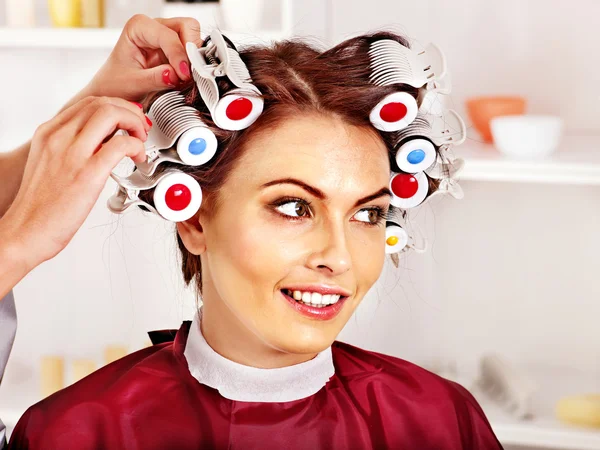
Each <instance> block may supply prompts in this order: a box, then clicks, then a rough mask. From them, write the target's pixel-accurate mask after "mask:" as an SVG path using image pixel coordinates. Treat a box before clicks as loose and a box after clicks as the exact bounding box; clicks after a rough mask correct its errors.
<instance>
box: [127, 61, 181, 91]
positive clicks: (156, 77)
mask: <svg viewBox="0 0 600 450" xmlns="http://www.w3.org/2000/svg"><path fill="white" fill-rule="evenodd" d="M136 78H137V79H136V80H135V83H137V88H138V89H139V90H143V91H146V92H155V91H164V90H165V89H169V88H175V87H177V83H179V78H178V76H177V73H176V72H175V69H173V66H171V65H170V64H161V65H159V66H156V67H152V68H150V69H144V70H142V71H141V72H140V73H139V75H138V76H137V77H136Z"/></svg>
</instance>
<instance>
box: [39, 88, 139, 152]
mask: <svg viewBox="0 0 600 450" xmlns="http://www.w3.org/2000/svg"><path fill="white" fill-rule="evenodd" d="M105 104H108V105H115V106H119V107H121V108H125V109H127V110H129V111H131V112H132V113H134V114H135V115H137V116H138V117H139V118H140V120H141V121H142V123H143V124H144V127H145V129H146V131H149V130H150V127H151V125H150V122H149V121H147V119H146V116H145V115H144V112H143V110H142V108H143V106H142V105H141V104H140V103H134V102H129V101H127V100H123V99H121V98H116V97H86V98H84V99H83V100H80V101H79V102H77V103H76V104H75V105H73V106H71V107H70V108H68V109H66V110H65V111H63V112H62V113H60V114H58V115H57V116H56V117H55V118H54V119H53V120H52V121H50V122H51V127H52V131H53V132H55V133H58V132H60V134H61V137H62V138H63V139H65V140H67V141H71V140H73V139H74V138H75V136H76V135H77V134H79V132H80V131H81V130H82V129H83V127H84V126H85V124H86V123H87V122H88V120H89V119H90V117H91V116H92V115H93V114H94V112H95V111H96V110H97V109H98V108H100V107H101V106H102V105H105Z"/></svg>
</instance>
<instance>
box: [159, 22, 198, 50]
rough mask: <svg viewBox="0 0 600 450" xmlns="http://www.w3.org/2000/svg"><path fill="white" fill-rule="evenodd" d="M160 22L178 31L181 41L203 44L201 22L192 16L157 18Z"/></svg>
mask: <svg viewBox="0 0 600 450" xmlns="http://www.w3.org/2000/svg"><path fill="white" fill-rule="evenodd" d="M155 20H156V21H157V22H158V23H162V24H163V25H165V26H167V27H169V28H170V29H171V30H173V31H175V32H177V34H178V35H179V38H180V40H181V43H182V44H183V45H185V44H186V43H187V42H193V43H194V44H196V47H200V46H201V45H202V41H203V40H202V36H200V22H198V21H197V20H196V19H193V18H191V17H172V18H169V19H155Z"/></svg>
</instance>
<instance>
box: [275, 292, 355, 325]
mask: <svg viewBox="0 0 600 450" xmlns="http://www.w3.org/2000/svg"><path fill="white" fill-rule="evenodd" d="M279 292H280V293H281V295H282V296H283V297H284V299H285V300H286V301H287V302H288V303H289V304H290V305H291V306H292V307H293V308H294V309H295V310H296V311H297V312H299V313H300V314H303V315H305V316H307V317H309V318H311V319H317V320H330V319H333V318H334V317H335V316H337V315H338V313H339V312H340V311H341V310H342V308H343V307H344V304H345V303H346V299H347V298H348V297H340V299H339V300H338V301H337V302H336V303H334V304H332V305H328V306H323V307H321V308H319V307H316V306H309V305H307V304H305V303H302V302H299V301H297V300H294V298H292V297H290V296H289V295H287V294H285V293H284V292H283V291H281V290H280V291H279Z"/></svg>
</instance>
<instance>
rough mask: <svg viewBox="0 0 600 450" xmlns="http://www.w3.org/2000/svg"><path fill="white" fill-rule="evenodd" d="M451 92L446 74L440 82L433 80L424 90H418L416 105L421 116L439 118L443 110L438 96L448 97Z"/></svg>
mask: <svg viewBox="0 0 600 450" xmlns="http://www.w3.org/2000/svg"><path fill="white" fill-rule="evenodd" d="M451 91H452V87H451V81H450V77H449V76H448V74H447V75H446V76H445V77H444V78H443V79H442V80H433V81H430V82H429V83H427V85H426V86H425V88H421V89H419V95H418V103H419V112H420V113H421V114H431V115H434V116H441V115H443V114H444V111H445V108H444V103H443V102H442V100H441V98H440V95H449V94H450V92H451Z"/></svg>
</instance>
